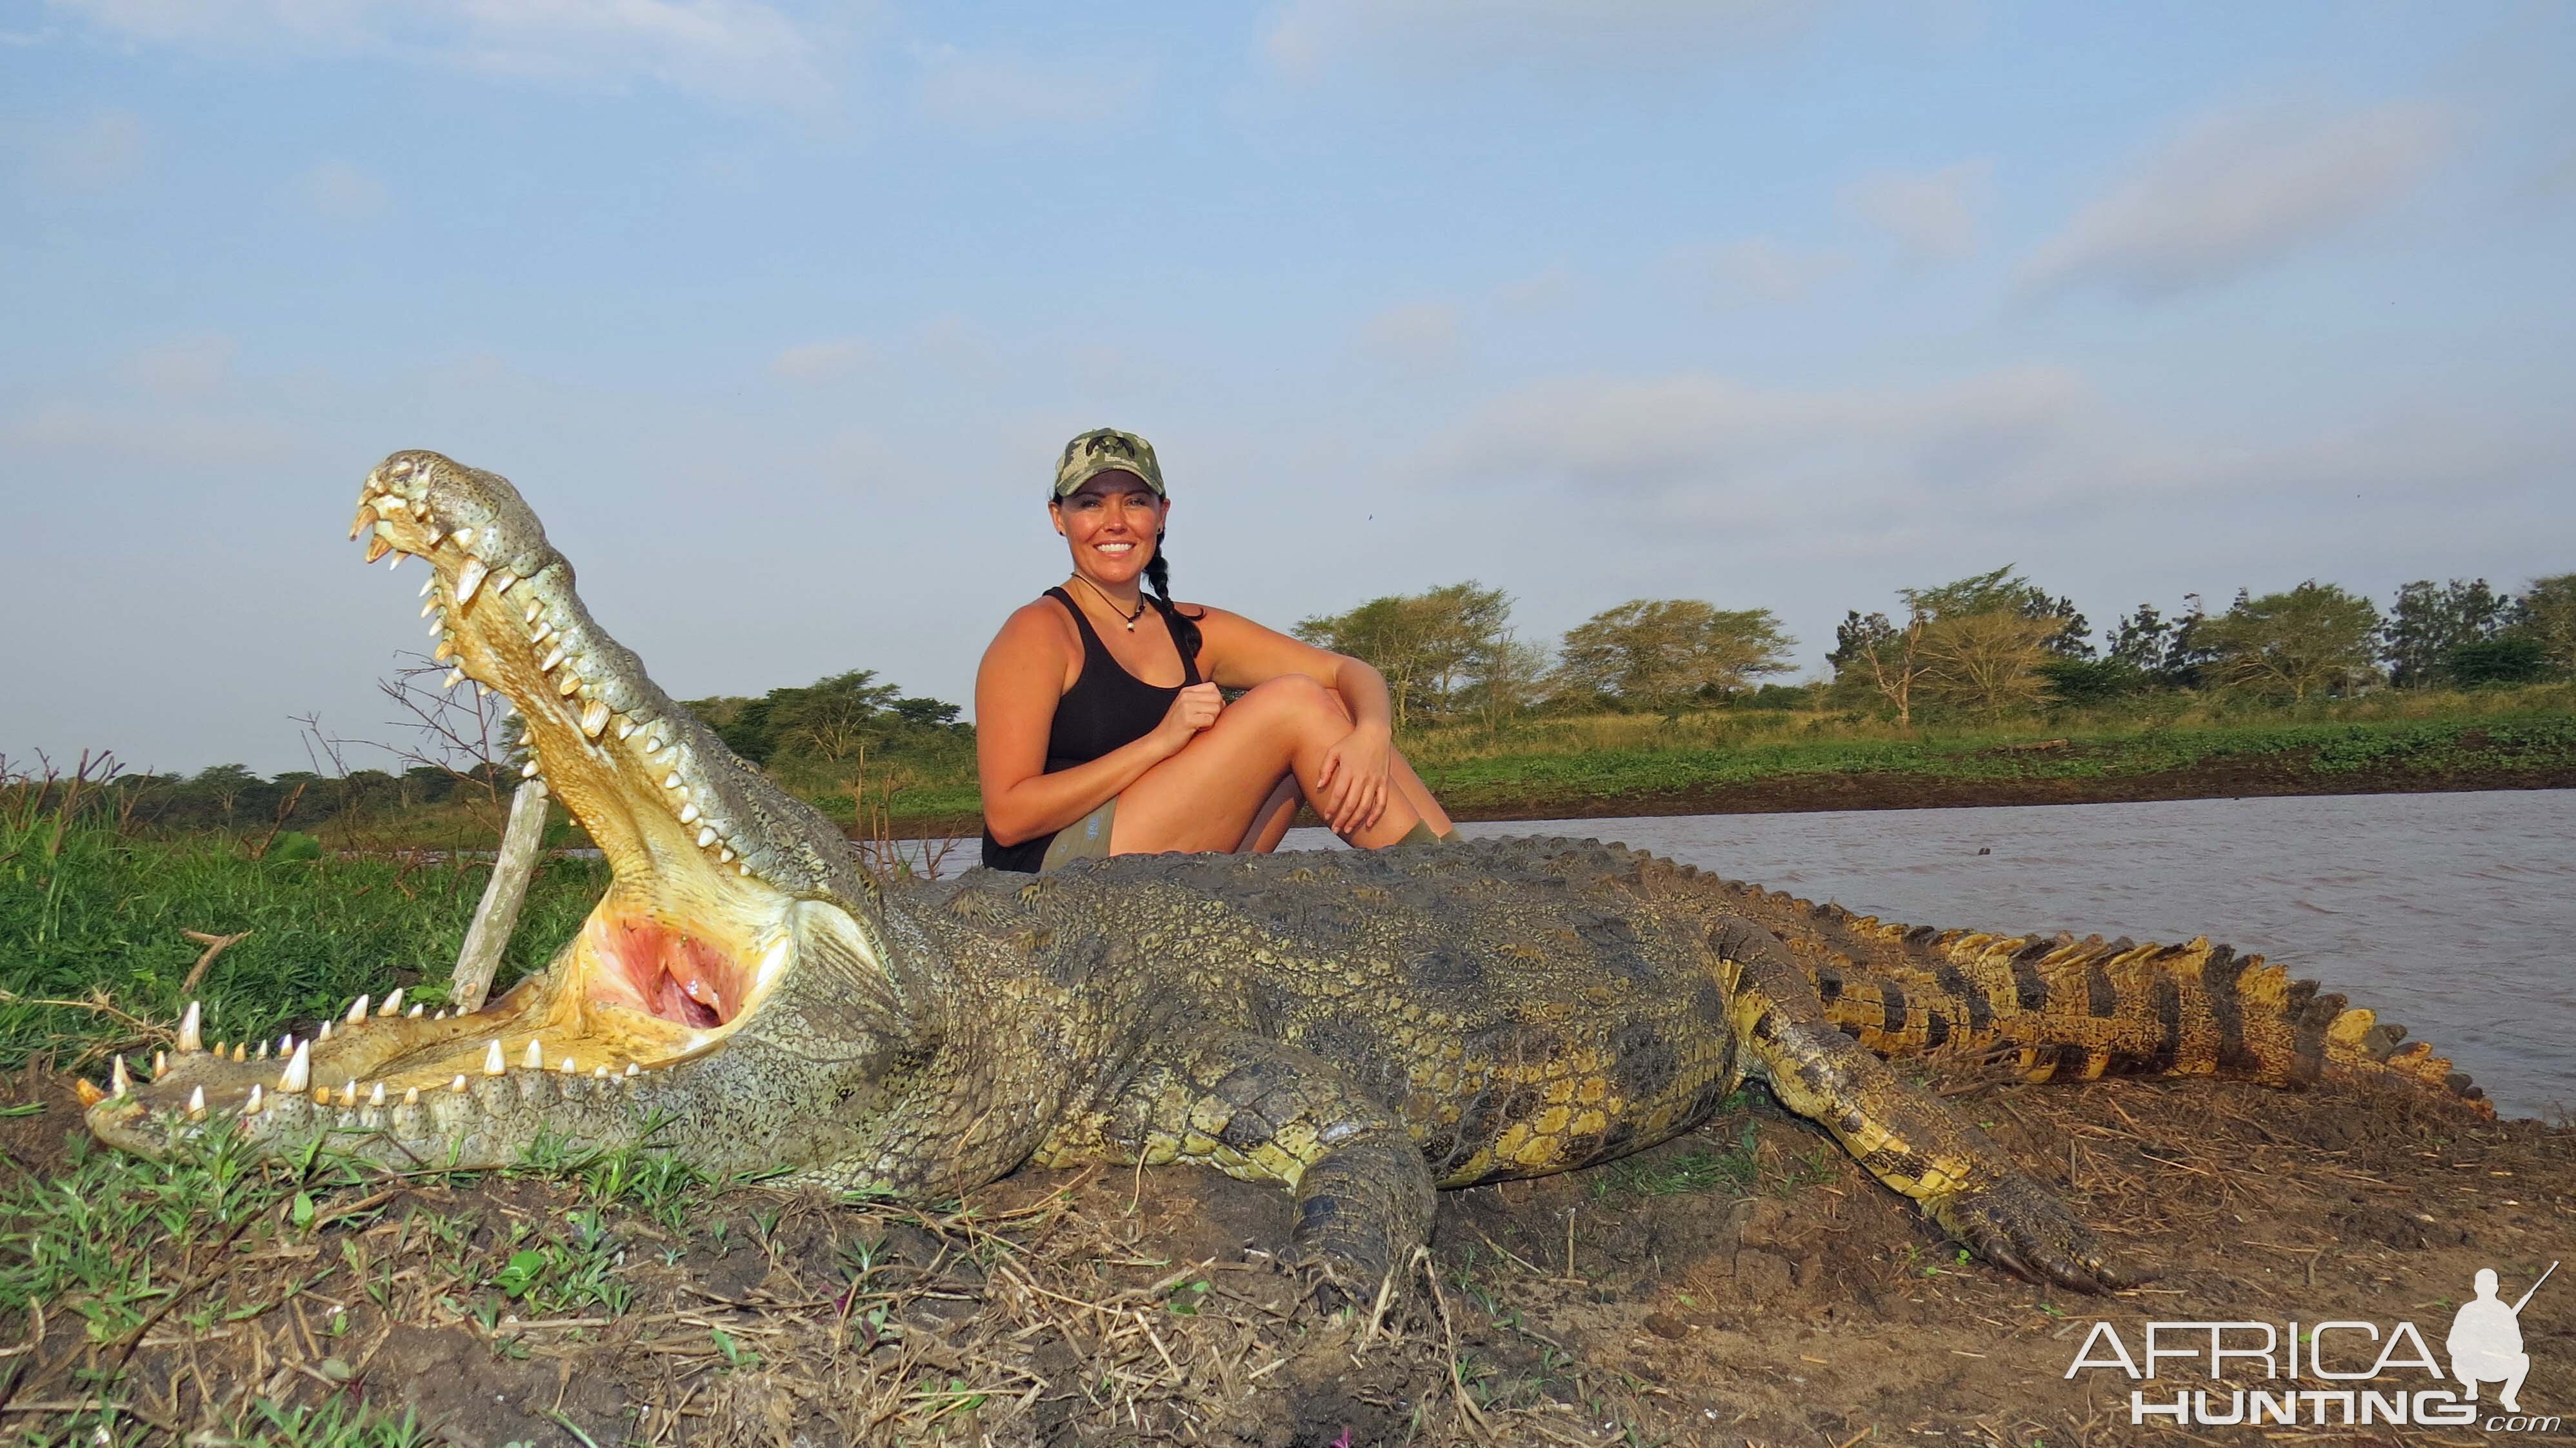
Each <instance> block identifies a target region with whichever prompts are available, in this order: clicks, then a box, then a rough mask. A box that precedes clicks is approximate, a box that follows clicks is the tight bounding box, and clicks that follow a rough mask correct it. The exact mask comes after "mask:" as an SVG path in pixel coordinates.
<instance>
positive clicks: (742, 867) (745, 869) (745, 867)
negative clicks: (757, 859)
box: [734, 865, 751, 875]
mask: <svg viewBox="0 0 2576 1448" xmlns="http://www.w3.org/2000/svg"><path fill="white" fill-rule="evenodd" d="M734 868H735V869H737V870H740V871H741V872H742V873H744V874H746V875H748V874H750V873H751V866H749V865H736V866H734Z"/></svg>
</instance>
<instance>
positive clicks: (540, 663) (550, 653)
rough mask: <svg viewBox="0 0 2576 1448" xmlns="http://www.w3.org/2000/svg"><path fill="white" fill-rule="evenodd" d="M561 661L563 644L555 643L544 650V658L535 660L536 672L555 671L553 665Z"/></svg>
mask: <svg viewBox="0 0 2576 1448" xmlns="http://www.w3.org/2000/svg"><path fill="white" fill-rule="evenodd" d="M563 661H564V652H563V645H561V644H557V645H555V646H554V647H553V648H551V649H549V650H547V651H546V656H545V657H544V658H542V659H539V660H537V672H538V673H541V674H551V673H553V672H554V671H555V666H556V665H557V664H560V663H562V662H563Z"/></svg>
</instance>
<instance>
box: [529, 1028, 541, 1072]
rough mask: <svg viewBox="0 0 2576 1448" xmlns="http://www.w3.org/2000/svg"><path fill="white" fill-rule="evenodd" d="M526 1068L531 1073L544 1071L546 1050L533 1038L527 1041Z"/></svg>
mask: <svg viewBox="0 0 2576 1448" xmlns="http://www.w3.org/2000/svg"><path fill="white" fill-rule="evenodd" d="M527 1066H528V1069H529V1070H531V1071H542V1070H544V1069H546V1048H545V1046H544V1045H543V1044H541V1043H540V1042H538V1041H537V1039H536V1038H535V1037H533V1036H532V1037H530V1038H529V1039H528V1055H527Z"/></svg>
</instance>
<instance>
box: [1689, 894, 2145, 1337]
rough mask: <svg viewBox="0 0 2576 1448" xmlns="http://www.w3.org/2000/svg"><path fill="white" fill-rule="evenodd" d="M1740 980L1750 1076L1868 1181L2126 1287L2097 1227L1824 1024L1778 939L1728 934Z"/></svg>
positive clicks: (2009, 1244) (1730, 958)
mask: <svg viewBox="0 0 2576 1448" xmlns="http://www.w3.org/2000/svg"><path fill="white" fill-rule="evenodd" d="M1724 934H1725V938H1724V939H1723V940H1721V941H1720V943H1719V955H1720V957H1721V959H1722V960H1724V961H1725V962H1726V965H1727V968H1729V969H1731V970H1733V971H1734V972H1735V976H1736V982H1735V990H1734V992H1733V994H1732V997H1731V1000H1730V1004H1729V1007H1728V1010H1729V1014H1730V1016H1731V1017H1732V1019H1733V1022H1734V1025H1735V1029H1736V1033H1737V1034H1738V1036H1739V1037H1740V1038H1741V1039H1742V1040H1743V1041H1744V1044H1745V1048H1746V1051H1747V1053H1748V1054H1749V1055H1750V1057H1751V1063H1750V1064H1751V1068H1752V1069H1751V1072H1750V1074H1752V1075H1754V1076H1756V1077H1759V1078H1761V1079H1762V1080H1764V1081H1766V1082H1767V1083H1768V1084H1769V1085H1770V1087H1771V1092H1772V1094H1773V1095H1774V1096H1777V1097H1778V1098H1779V1099H1780V1103H1781V1104H1782V1105H1784V1106H1786V1107H1788V1108H1789V1109H1790V1110H1792V1111H1795V1112H1797V1113H1798V1114H1799V1115H1801V1116H1804V1117H1807V1118H1808V1119H1810V1120H1812V1121H1814V1122H1816V1123H1817V1124H1819V1125H1821V1126H1823V1127H1824V1128H1825V1130H1827V1131H1828V1132H1831V1133H1832V1134H1833V1137H1834V1139H1835V1140H1836V1141H1839V1142H1841V1143H1842V1146H1843V1149H1844V1150H1845V1151H1848V1152H1850V1153H1851V1154H1852V1156H1853V1157H1854V1158H1855V1159H1857V1160H1858V1161H1859V1162H1860V1164H1861V1165H1862V1166H1863V1167H1864V1168H1866V1169H1867V1170H1868V1171H1869V1173H1870V1175H1872V1176H1874V1177H1877V1178H1878V1179H1879V1180H1880V1181H1882V1182H1884V1183H1886V1184H1887V1185H1888V1186H1890V1187H1892V1188H1894V1189H1895V1190H1896V1191H1898V1192H1900V1193H1902V1194H1904V1195H1905V1196H1908V1197H1911V1198H1913V1199H1914V1201H1915V1202H1916V1203H1918V1204H1919V1205H1920V1206H1921V1207H1922V1208H1923V1211H1924V1214H1925V1215H1926V1216H1929V1217H1930V1218H1931V1219H1932V1220H1933V1221H1934V1222H1936V1223H1938V1224H1939V1225H1940V1227H1941V1228H1942V1230H1944V1231H1946V1232H1948V1233H1949V1234H1950V1235H1952V1236H1953V1237H1956V1238H1958V1239H1959V1240H1960V1241H1961V1242H1964V1243H1966V1244H1967V1245H1968V1246H1969V1247H1970V1248H1972V1249H1974V1250H1975V1251H1976V1252H1977V1253H1978V1254H1979V1255H1981V1256H1984V1257H1986V1258H1988V1259H1990V1260H1993V1261H1995V1262H1999V1263H2001V1264H2003V1265H2004V1266H2006V1267H2009V1268H2011V1269H2012V1270H2014V1271H2016V1272H2019V1273H2021V1274H2022V1275H2023V1276H2025V1277H2030V1278H2034V1279H2041V1280H2046V1281H2050V1282H2055V1283H2058V1284H2060V1285H2063V1286H2066V1287H2072V1288H2076V1289H2078V1290H2080V1291H2086V1292H2099V1291H2102V1290H2104V1289H2106V1288H2112V1287H2120V1286H2125V1285H2127V1284H2128V1283H2129V1282H2130V1281H2131V1280H2133V1279H2132V1277H2131V1275H2130V1274H2128V1273H2125V1272H2123V1271H2121V1270H2120V1269H2119V1268H2117V1267H2115V1266H2114V1265H2112V1263H2111V1262H2110V1260H2109V1258H2108V1256H2107V1255H2106V1254H2105V1253H2104V1251H2103V1248H2102V1244H2101V1243H2100V1242H2099V1241H2098V1240H2097V1239H2096V1238H2095V1237H2094V1235H2093V1233H2092V1231H2091V1230H2090V1229H2088V1228H2087V1227H2085V1225H2084V1224H2083V1223H2081V1222H2079V1221H2077V1220H2076V1219H2075V1216H2074V1214H2073V1213H2071V1212H2069V1211H2068V1210H2067V1209H2066V1206H2065V1204H2064V1203H2062V1202H2060V1201H2058V1200H2057V1198H2056V1197H2055V1196H2053V1195H2051V1194H2050V1193H2049V1191H2048V1189H2047V1188H2046V1187H2043V1186H2041V1185H2040V1184H2039V1183H2038V1182H2036V1181H2034V1180H2032V1179H2031V1178H2030V1177H2029V1176H2028V1175H2027V1174H2025V1173H2023V1172H2022V1171H2021V1170H2020V1169H2018V1168H2016V1167H2014V1166H2013V1165H2012V1164H2011V1162H2010V1161H2009V1159H2007V1158H2006V1157H2005V1155H2004V1153H2003V1150H2002V1148H2000V1147H1998V1146H1996V1145H1995V1143H1994V1142H1993V1141H1992V1140H1990V1139H1988V1138H1987V1136H1986V1135H1985V1133H1983V1132H1981V1131H1979V1130H1977V1129H1976V1128H1975V1127H1973V1126H1971V1125H1969V1124H1968V1123H1967V1122H1965V1121H1963V1120H1961V1119H1960V1118H1959V1116H1958V1115H1957V1113H1955V1112H1953V1111H1951V1110H1950V1108H1949V1107H1947V1106H1944V1105H1942V1104H1941V1102H1940V1101H1938V1100H1936V1099H1935V1098H1933V1097H1931V1096H1928V1095H1926V1094H1924V1093H1923V1092H1921V1091H1917V1090H1914V1089H1912V1088H1910V1087H1908V1086H1906V1085H1905V1084H1904V1083H1902V1082H1900V1081H1898V1080H1897V1079H1896V1074H1895V1073H1894V1072H1892V1071H1890V1070H1889V1069H1888V1068H1887V1063H1886V1062H1884V1061H1881V1060H1880V1059H1879V1058H1878V1057H1876V1056H1874V1055H1872V1054H1870V1052H1869V1051H1868V1050H1867V1049H1865V1048H1863V1047H1862V1046H1861V1045H1860V1044H1859V1043H1858V1042H1856V1041H1854V1040H1852V1039H1851V1038H1850V1037H1849V1036H1846V1035H1844V1034H1843V1033H1842V1032H1841V1031H1839V1030H1837V1029H1835V1028H1834V1026H1833V1025H1832V1024H1831V1023H1829V1022H1828V1021H1827V1020H1826V1017H1825V1006H1824V1001H1823V999H1822V998H1821V997H1819V996H1818V995H1817V994H1816V989H1815V986H1814V985H1813V984H1812V983H1810V981H1809V980H1808V978H1807V975H1806V973H1805V972H1804V971H1802V970H1800V969H1798V968H1797V966H1795V965H1794V964H1792V963H1791V962H1790V960H1789V957H1788V954H1787V952H1786V951H1785V950H1783V949H1782V948H1781V946H1780V944H1779V942H1778V940H1777V939H1775V938H1774V937H1772V936H1771V935H1770V934H1768V933H1767V932H1763V931H1760V930H1756V929H1753V928H1751V927H1742V926H1740V927H1737V928H1735V929H1733V930H1729V931H1726V932H1724Z"/></svg>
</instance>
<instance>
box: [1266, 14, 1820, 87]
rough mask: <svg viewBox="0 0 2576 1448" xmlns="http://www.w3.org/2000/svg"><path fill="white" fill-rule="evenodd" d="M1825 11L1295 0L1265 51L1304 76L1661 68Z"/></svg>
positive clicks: (1760, 39) (1755, 44)
mask: <svg viewBox="0 0 2576 1448" xmlns="http://www.w3.org/2000/svg"><path fill="white" fill-rule="evenodd" d="M1817 8H1819V7H1818V5H1817V3H1816V0H1290V3H1288V4H1287V5H1286V6H1285V7H1284V8H1283V9H1282V10H1281V11H1280V12H1279V14H1278V18H1277V19H1275V20H1274V21H1272V22H1271V25H1270V27H1269V29H1268V30H1267V31H1265V32H1264V34H1263V36H1262V49H1263V51H1264V53H1265V54H1267V55H1268V56H1269V58H1270V61H1271V63H1272V64H1273V65H1275V66H1277V67H1278V68H1279V69H1280V70H1281V71H1283V72H1286V73H1287V74H1289V75H1292V76H1297V77H1308V76H1312V75H1314V74H1315V73H1317V72H1319V71H1321V70H1323V69H1326V68H1327V67H1329V66H1332V65H1334V64H1337V63H1339V62H1342V61H1346V60H1352V59H1372V58H1386V59H1394V60H1397V61H1399V62H1404V63H1423V62H1428V63H1431V64H1436V65H1454V66H1459V67H1464V68H1469V69H1480V68H1485V67H1491V66H1498V65H1500V66H1511V65H1541V66H1548V67H1562V66H1566V65H1589V66H1610V67H1619V68H1629V67H1647V68H1659V67H1663V66H1667V65H1671V64H1675V63H1686V62H1692V61H1698V60H1704V59H1708V58H1711V57H1723V56H1726V55H1731V54H1741V53H1744V52H1746V51H1752V50H1760V49H1767V48H1769V47H1770V46H1772V45H1775V44H1777V43H1778V42H1779V41H1781V40H1782V39H1784V38H1786V37H1787V36H1790V35H1793V34H1795V33H1796V32H1797V31H1798V30H1799V29H1801V28H1802V27H1803V26H1804V25H1805V23H1806V21H1807V18H1808V17H1809V16H1810V15H1811V14H1812V13H1813V12H1814V11H1815V10H1816V9H1817Z"/></svg>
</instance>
